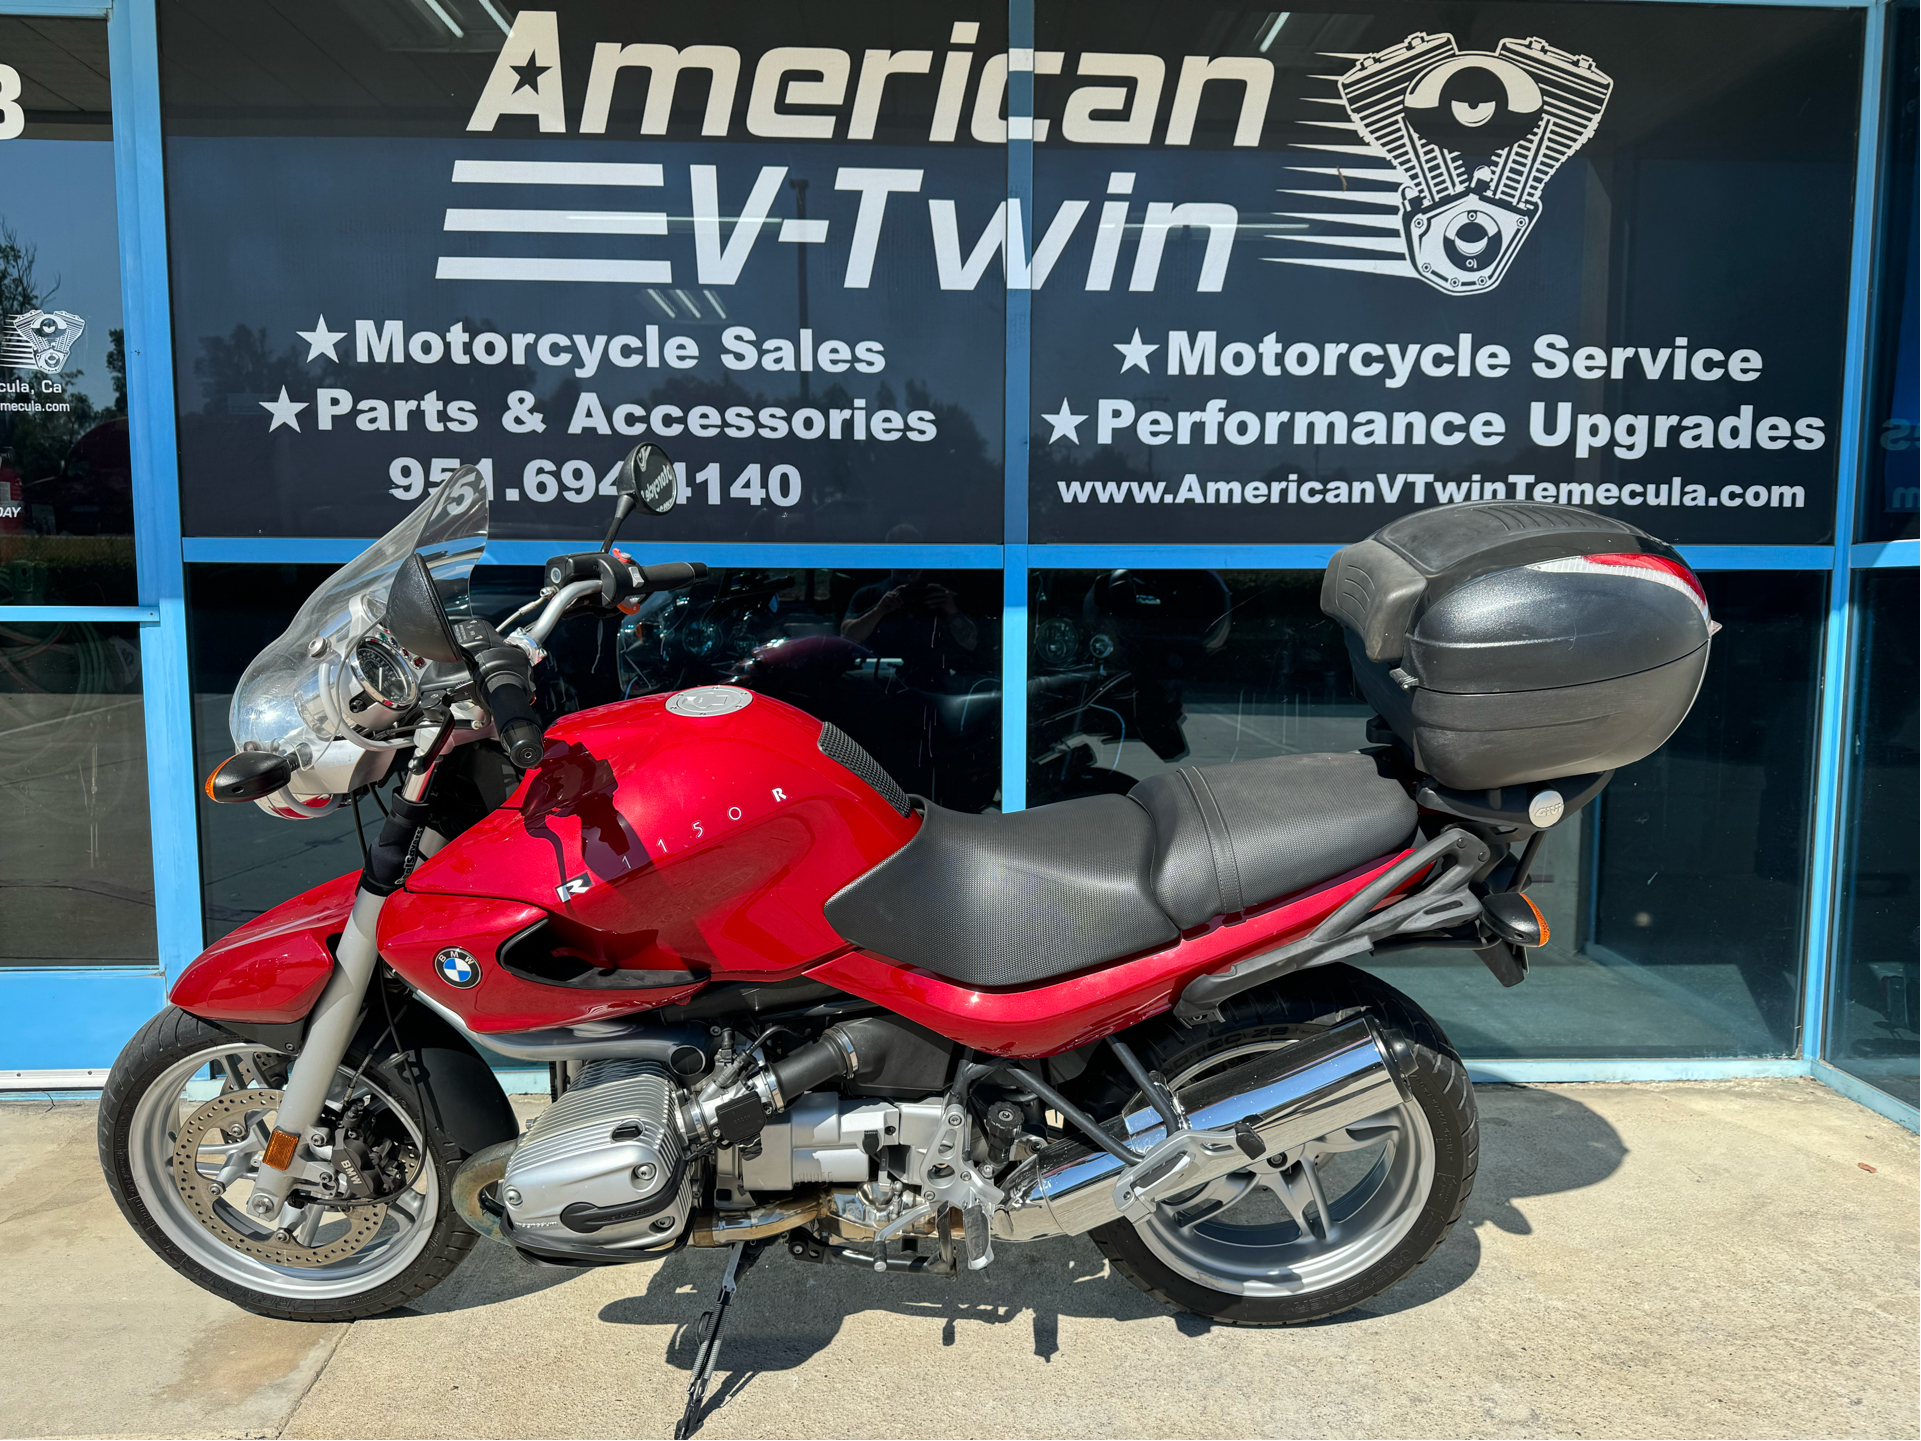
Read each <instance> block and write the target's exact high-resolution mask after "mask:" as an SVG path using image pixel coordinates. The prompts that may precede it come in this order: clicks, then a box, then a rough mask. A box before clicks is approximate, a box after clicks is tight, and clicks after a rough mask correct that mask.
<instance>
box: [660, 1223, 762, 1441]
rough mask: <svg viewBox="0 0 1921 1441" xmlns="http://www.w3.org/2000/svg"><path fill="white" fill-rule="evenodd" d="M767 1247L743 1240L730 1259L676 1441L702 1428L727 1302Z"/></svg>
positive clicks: (703, 1319) (708, 1317) (705, 1327)
mask: <svg viewBox="0 0 1921 1441" xmlns="http://www.w3.org/2000/svg"><path fill="white" fill-rule="evenodd" d="M766 1248H767V1242H765V1241H742V1242H739V1243H738V1244H737V1245H735V1247H734V1253H733V1255H731V1256H729V1257H728V1258H727V1269H726V1270H725V1271H724V1272H722V1273H721V1278H720V1299H719V1300H718V1301H716V1302H715V1303H714V1309H713V1310H711V1311H703V1312H701V1315H700V1326H699V1328H698V1331H697V1333H696V1334H697V1335H698V1336H699V1338H700V1343H699V1346H698V1347H697V1349H696V1350H695V1352H694V1374H693V1377H692V1379H691V1380H689V1381H688V1383H687V1410H686V1411H685V1412H684V1413H683V1414H682V1415H681V1418H680V1423H679V1424H678V1425H676V1426H675V1427H674V1441H685V1438H687V1437H689V1436H692V1435H693V1434H694V1432H695V1431H696V1430H697V1429H698V1428H699V1426H700V1406H701V1403H702V1402H703V1401H705V1400H706V1399H707V1383H708V1382H709V1381H711V1380H712V1379H713V1376H714V1363H715V1362H716V1361H717V1360H718V1359H719V1358H720V1326H721V1322H723V1321H725V1320H726V1319H727V1303H728V1302H730V1301H732V1300H733V1299H734V1292H736V1291H738V1290H739V1289H740V1278H741V1277H742V1276H745V1275H746V1274H747V1273H748V1272H749V1271H750V1270H752V1269H753V1265H754V1262H756V1261H758V1260H759V1259H760V1253H761V1252H762V1251H764V1250H765V1249H766Z"/></svg>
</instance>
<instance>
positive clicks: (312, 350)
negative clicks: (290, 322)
mask: <svg viewBox="0 0 1921 1441" xmlns="http://www.w3.org/2000/svg"><path fill="white" fill-rule="evenodd" d="M294 334H295V335H297V336H299V337H300V338H301V339H302V340H304V341H306V342H307V359H309V360H312V359H313V358H314V357H315V356H317V355H319V354H321V353H322V352H323V351H324V352H325V353H326V356H327V359H329V360H331V361H333V362H334V364H336V365H338V364H339V363H340V357H339V356H338V355H336V354H335V353H334V347H335V346H336V345H338V344H340V342H341V341H343V340H345V339H346V338H347V332H346V331H344V330H329V329H327V317H326V316H324V315H323V316H321V317H320V319H318V320H316V321H315V322H314V328H313V329H312V330H296V331H295V332H294Z"/></svg>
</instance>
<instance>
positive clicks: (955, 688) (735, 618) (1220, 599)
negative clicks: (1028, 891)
mask: <svg viewBox="0 0 1921 1441" xmlns="http://www.w3.org/2000/svg"><path fill="white" fill-rule="evenodd" d="M819 574H820V575H823V576H824V575H825V574H826V573H824V572H823V573H819ZM852 580H853V578H851V577H847V576H844V575H841V574H838V573H836V574H834V576H833V577H832V580H831V582H830V584H829V585H827V586H822V585H821V584H819V583H818V582H817V583H815V584H814V585H813V586H811V587H810V586H808V585H807V583H806V582H805V581H804V580H797V579H796V573H795V572H791V571H771V572H770V571H747V570H739V571H730V572H725V573H721V572H716V573H715V574H714V576H713V577H711V578H710V579H709V581H708V582H707V583H705V584H703V585H701V586H698V587H695V588H694V589H693V590H692V591H691V592H689V593H688V594H686V595H684V596H681V597H679V598H677V599H675V600H674V601H673V602H672V603H671V604H668V605H664V606H663V607H662V608H661V609H659V610H657V611H653V612H651V613H643V614H641V615H639V616H637V617H635V618H634V619H633V620H630V621H628V622H627V623H626V624H625V625H623V626H622V628H621V639H620V647H619V656H620V681H621V688H622V693H623V694H626V695H642V694H646V693H648V692H652V691H661V690H677V689H680V688H682V687H685V686H692V685H701V684H705V683H709V682H713V681H728V682H731V683H732V684H735V685H742V686H746V687H747V688H749V689H751V690H755V691H759V692H761V693H762V694H765V695H772V696H777V697H779V698H780V699H782V700H785V701H788V702H790V703H791V704H793V705H797V706H799V707H801V708H802V709H803V710H806V711H808V712H810V713H811V714H813V715H817V716H819V717H821V718H822V719H823V720H828V721H831V722H833V723H834V724H835V725H837V726H839V727H840V728H841V729H842V730H844V731H846V732H847V733H848V734H849V735H851V736H853V737H854V738H855V739H856V740H858V741H859V742H860V744H861V745H862V746H863V747H864V748H865V749H866V750H867V751H868V752H869V753H870V754H871V755H873V756H874V758H875V759H876V760H878V761H879V762H880V763H881V765H882V766H883V767H885V768H886V769H887V770H888V772H889V773H890V774H892V775H894V776H896V777H897V778H899V780H900V781H901V783H902V784H903V785H905V786H906V787H907V788H908V789H909V790H910V791H915V792H917V793H918V794H922V795H925V796H927V797H929V798H930V799H932V800H934V801H935V802H937V803H938V804H940V805H944V806H947V807H949V808H950V809H955V810H980V809H983V808H984V807H986V806H989V805H991V804H993V802H994V799H995V796H996V793H997V791H998V789H999V784H1000V721H1001V687H1000V678H999V676H998V675H997V674H996V673H995V672H996V671H997V670H998V667H997V666H996V665H995V664H994V661H993V657H992V653H991V647H990V645H989V644H988V642H987V637H988V636H990V635H991V633H992V631H993V629H994V628H993V627H992V626H989V625H979V626H978V631H979V633H980V636H981V639H980V640H979V641H978V643H977V647H976V648H971V649H970V648H967V647H965V646H963V645H958V644H953V643H949V642H951V640H952V636H951V634H947V633H942V632H940V631H939V629H938V628H939V627H940V626H943V625H947V624H948V623H949V621H948V619H946V618H944V617H945V610H943V611H942V613H941V615H938V616H937V615H933V614H931V613H930V615H929V616H928V617H927V623H928V624H929V625H930V626H932V627H935V629H934V630H933V631H932V632H931V634H932V635H933V637H934V640H935V641H936V642H938V644H930V645H928V646H925V647H922V648H920V649H919V650H918V651H917V652H916V653H915V654H912V655H904V654H895V653H894V652H896V651H900V650H903V649H904V648H905V647H904V643H903V641H902V639H901V636H900V635H899V634H894V633H892V632H887V631H883V630H881V629H880V628H875V629H872V630H868V631H863V632H862V634H863V636H864V638H865V639H866V640H867V641H868V642H869V643H868V644H861V643H857V642H856V641H854V640H851V639H848V638H847V637H846V635H844V634H843V631H846V630H848V629H849V627H848V626H847V625H846V623H845V622H846V617H847V616H854V615H856V612H858V613H859V614H860V615H868V614H871V612H872V609H873V607H874V604H875V601H876V599H877V597H878V595H880V594H883V593H885V592H884V589H883V588H884V587H887V586H889V585H890V584H891V583H892V582H894V581H896V580H901V578H899V577H889V578H888V579H887V580H883V581H877V582H876V583H874V584H871V585H866V586H862V587H860V588H859V589H858V590H855V591H854V592H853V594H852V596H851V598H850V599H848V600H847V601H845V602H837V601H836V600H835V599H834V594H835V593H838V592H840V591H841V590H844V589H846V588H847V587H848V585H849V583H850V581H852ZM950 581H951V582H952V584H953V585H954V587H955V589H956V590H957V591H958V590H961V589H964V588H965V586H964V585H963V583H962V582H961V581H959V580H958V579H954V578H951V577H950ZM937 583H938V582H937V581H931V580H927V579H923V578H920V577H911V578H907V579H905V580H902V581H901V585H900V587H899V588H900V589H902V590H903V591H906V592H911V591H912V588H913V587H914V586H915V585H933V584H937ZM942 589H943V590H945V589H946V586H944V585H943V586H942ZM909 598H910V600H911V598H912V596H911V594H910V596H909ZM956 609H957V610H958V611H959V612H960V613H961V614H965V613H966V605H965V598H964V597H962V598H961V601H960V603H959V604H958V605H957V607H956ZM909 610H910V613H912V614H916V615H917V614H918V611H917V610H913V609H912V608H911V607H910V608H909ZM841 612H845V613H846V614H845V615H842V614H841ZM1228 613H1229V602H1228V595H1227V588H1226V586H1224V585H1223V584H1222V583H1221V580H1220V578H1219V577H1218V576H1216V575H1214V574H1213V573H1212V572H1209V571H1167V572H1159V571H1126V570H1119V571H1112V572H1108V573H1104V574H1102V575H1099V576H1097V577H1096V578H1095V579H1094V581H1093V583H1092V584H1091V585H1089V586H1088V587H1087V588H1086V590H1085V592H1084V593H1083V594H1080V595H1078V596H1076V597H1075V598H1074V599H1073V601H1072V604H1071V607H1070V608H1069V613H1065V614H1056V615H1054V616H1052V617H1050V619H1048V620H1047V621H1045V622H1044V623H1042V625H1041V626H1040V627H1039V629H1038V631H1037V634H1036V638H1035V644H1034V654H1033V659H1032V674H1031V678H1030V681H1029V686H1028V736H1029V741H1028V756H1029V761H1028V799H1029V801H1030V803H1032V804H1041V803H1043V802H1045V801H1049V800H1058V799H1061V798H1063V797H1067V796H1074V795H1091V794H1100V793H1105V792H1113V793H1123V792H1125V791H1126V790H1127V789H1128V788H1129V787H1131V786H1132V785H1133V783H1134V778H1133V777H1130V776H1127V775H1125V774H1123V773H1121V772H1119V771H1116V770H1109V769H1103V768H1102V767H1101V766H1100V765H1099V764H1098V756H1097V755H1096V752H1095V749H1094V747H1093V745H1092V744H1090V742H1089V738H1098V739H1103V740H1121V739H1124V738H1127V737H1132V738H1135V739H1138V740H1142V741H1145V742H1146V743H1147V744H1148V745H1149V746H1150V747H1151V748H1152V749H1153V750H1154V752H1155V754H1156V755H1158V756H1160V757H1161V758H1162V759H1164V760H1178V759H1180V757H1182V756H1183V755H1185V754H1186V752H1187V742H1186V739H1185V737H1184V736H1183V734H1182V731H1181V721H1182V694H1183V686H1184V678H1185V677H1186V676H1188V675H1190V674H1192V673H1193V671H1194V669H1195V667H1196V666H1198V665H1199V663H1200V662H1201V661H1202V660H1203V659H1204V658H1205V657H1206V656H1208V655H1210V654H1212V653H1213V652H1214V651H1217V650H1218V649H1219V648H1220V647H1221V645H1222V644H1223V643H1224V642H1225V640H1226V638H1227V633H1228ZM895 629H896V630H900V629H901V628H900V627H896V628H895Z"/></svg>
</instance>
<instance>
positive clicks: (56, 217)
mask: <svg viewBox="0 0 1921 1441" xmlns="http://www.w3.org/2000/svg"><path fill="white" fill-rule="evenodd" d="M0 94H7V95H10V96H12V97H14V98H11V99H7V100H5V101H0V136H5V137H7V138H5V139H0V606H6V605H59V604H67V605H101V604H107V605H121V604H129V603H131V602H132V601H133V600H134V590H135V585H134V564H133V479H132V466H131V463H130V461H129V456H128V441H127V367H126V359H125V350H124V347H123V344H122V340H121V335H122V331H121V323H120V236H119V230H118V225H117V220H116V212H115V206H114V168H113V124H112V102H111V100H110V98H109V94H108V85H107V23H106V21H104V20H46V19H13V18H0ZM149 924H151V923H149Z"/></svg>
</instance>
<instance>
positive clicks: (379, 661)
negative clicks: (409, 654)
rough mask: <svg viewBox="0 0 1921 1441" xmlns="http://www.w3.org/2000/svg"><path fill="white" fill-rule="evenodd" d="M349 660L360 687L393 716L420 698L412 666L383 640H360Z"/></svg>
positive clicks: (410, 707)
mask: <svg viewBox="0 0 1921 1441" xmlns="http://www.w3.org/2000/svg"><path fill="white" fill-rule="evenodd" d="M349 663H350V665H351V668H352V670H353V676H354V679H355V680H357V681H359V682H360V688H361V690H362V691H364V692H365V693H366V694H367V695H368V696H369V697H370V698H371V699H372V700H374V701H375V702H377V703H378V704H380V705H383V706H385V707H386V708H387V709H388V710H390V711H392V712H394V713H395V714H396V715H398V714H401V713H403V712H405V711H410V710H412V709H413V708H414V706H415V704H416V703H417V702H418V701H419V700H420V680H419V678H418V677H417V676H415V674H414V671H413V667H412V666H410V665H408V664H407V662H406V660H405V659H404V658H403V657H402V656H401V655H400V654H399V653H398V652H397V651H395V650H394V649H393V648H391V647H390V646H388V645H387V644H385V643H384V642H382V641H378V640H373V639H367V640H362V641H361V642H360V643H359V644H358V645H356V646H355V647H354V649H353V655H352V657H351V659H350V662H349Z"/></svg>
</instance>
